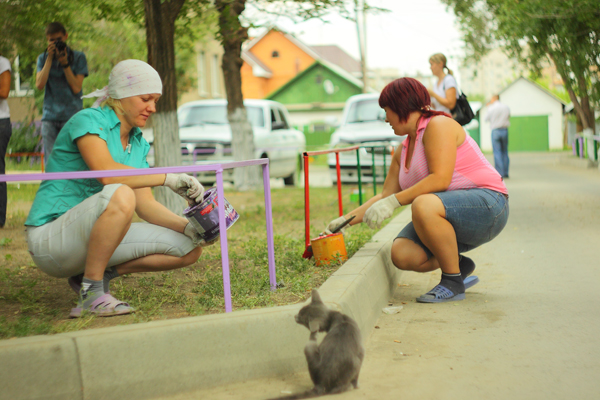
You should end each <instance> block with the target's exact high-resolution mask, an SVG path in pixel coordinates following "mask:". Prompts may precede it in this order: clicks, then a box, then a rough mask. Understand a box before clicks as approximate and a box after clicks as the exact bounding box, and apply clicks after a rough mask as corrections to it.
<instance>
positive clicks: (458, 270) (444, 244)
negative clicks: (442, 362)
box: [327, 78, 508, 303]
mask: <svg viewBox="0 0 600 400" xmlns="http://www.w3.org/2000/svg"><path fill="white" fill-rule="evenodd" d="M379 105H380V106H381V108H383V109H384V110H385V112H386V122H388V123H389V124H390V125H391V126H392V128H393V129H394V133H395V134H396V135H398V136H404V135H406V139H405V140H404V142H403V143H402V144H401V145H400V146H399V147H398V151H396V152H395V154H394V157H393V161H392V163H391V165H390V169H389V173H388V175H387V178H386V180H385V183H384V186H383V192H382V194H380V195H377V196H374V197H373V198H371V199H370V200H369V201H367V202H366V203H365V204H363V205H362V206H360V207H359V208H357V209H355V210H353V211H351V212H350V213H348V214H346V215H345V216H343V217H340V218H337V219H335V220H333V221H332V222H331V223H330V224H329V226H328V227H327V229H328V230H333V229H335V228H336V226H339V224H341V223H342V222H343V221H344V220H345V219H347V218H349V217H350V216H351V215H354V216H356V218H355V219H354V220H353V221H352V222H351V223H350V225H354V224H357V223H360V222H363V221H364V222H366V223H367V224H368V225H369V227H371V228H376V227H378V226H379V225H381V223H382V222H383V221H384V220H385V219H387V218H390V217H391V216H392V213H393V211H394V209H396V208H398V207H400V206H402V205H408V204H412V222H411V223H409V224H408V225H407V226H406V227H405V228H404V229H403V230H402V231H401V232H400V233H399V234H398V236H397V238H396V239H395V240H394V243H393V245H392V254H391V257H392V262H393V263H394V265H395V266H396V267H397V268H399V269H401V270H408V271H416V272H429V271H434V270H436V269H438V268H440V269H441V270H442V278H441V281H440V283H439V284H438V285H437V286H435V287H434V288H433V289H432V290H430V291H429V292H427V293H425V294H423V295H422V296H420V297H418V298H417V301H418V302H422V303H441V302H446V301H456V300H463V299H464V298H465V290H466V289H468V288H469V287H471V286H473V285H474V284H476V283H477V282H478V281H479V279H478V278H477V277H476V276H472V275H471V274H472V273H473V271H474V270H475V263H474V262H473V260H471V259H470V258H467V257H465V256H463V255H462V253H464V252H467V251H469V250H472V249H474V248H476V247H478V246H480V245H482V244H484V243H487V242H489V241H490V240H492V239H493V238H495V237H496V236H497V235H498V234H499V233H500V232H501V231H502V229H504V226H505V225H506V222H507V220H508V191H507V190H506V186H505V185H504V182H503V180H502V177H501V176H500V175H499V174H498V172H496V170H495V169H494V167H493V166H492V165H491V164H490V163H489V162H488V161H487V160H486V158H485V157H484V156H483V154H482V153H481V150H480V149H479V147H478V146H477V143H475V141H474V140H473V139H472V138H471V137H469V136H468V135H467V134H466V132H465V130H464V129H463V128H462V127H461V126H460V125H459V124H458V123H457V122H456V121H454V120H453V119H452V118H451V117H450V115H448V114H446V113H444V112H441V111H434V110H432V109H431V99H430V97H429V93H428V91H427V89H426V88H425V86H423V85H422V84H421V83H420V82H419V81H417V80H416V79H412V78H401V79H397V80H395V81H393V82H392V83H390V84H388V85H387V86H386V87H385V88H384V89H383V91H382V92H381V95H380V97H379Z"/></svg>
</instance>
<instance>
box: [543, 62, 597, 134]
mask: <svg viewBox="0 0 600 400" xmlns="http://www.w3.org/2000/svg"><path fill="white" fill-rule="evenodd" d="M548 55H549V56H550V59H551V60H552V62H553V63H554V65H555V66H556V70H557V71H558V73H559V75H560V76H561V77H562V79H563V82H564V83H565V89H566V90H567V93H568V94H569V98H570V99H571V102H573V108H574V109H575V114H576V115H577V117H578V118H577V120H578V122H581V124H582V125H583V129H591V130H592V132H594V130H595V127H596V121H595V119H594V110H592V107H591V106H590V97H589V91H588V87H587V83H586V78H585V76H584V75H582V74H573V78H572V77H571V73H570V72H569V71H570V69H569V68H567V66H566V65H561V64H559V63H558V62H557V61H558V57H555V56H554V55H553V54H552V53H549V54H548ZM563 59H566V57H563ZM572 81H574V82H572ZM572 83H574V84H575V85H576V86H577V89H578V92H579V97H577V93H575V88H574V87H573V84H572ZM583 129H582V130H583ZM578 132H580V131H579V130H578Z"/></svg>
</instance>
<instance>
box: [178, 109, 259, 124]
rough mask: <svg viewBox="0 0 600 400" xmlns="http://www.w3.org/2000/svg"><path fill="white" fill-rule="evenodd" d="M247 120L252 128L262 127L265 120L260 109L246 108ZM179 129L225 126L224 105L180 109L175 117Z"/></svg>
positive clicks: (227, 122)
mask: <svg viewBox="0 0 600 400" xmlns="http://www.w3.org/2000/svg"><path fill="white" fill-rule="evenodd" d="M246 111H247V113H248V120H249V121H250V124H251V125H252V126H253V127H264V126H265V118H264V115H263V110H262V108H260V107H253V106H250V107H246ZM177 118H178V119H179V127H180V128H183V127H186V126H195V125H207V124H210V125H226V124H229V121H227V106H226V105H205V106H204V105H201V106H194V107H188V108H184V109H182V110H181V111H180V112H179V114H178V115H177Z"/></svg>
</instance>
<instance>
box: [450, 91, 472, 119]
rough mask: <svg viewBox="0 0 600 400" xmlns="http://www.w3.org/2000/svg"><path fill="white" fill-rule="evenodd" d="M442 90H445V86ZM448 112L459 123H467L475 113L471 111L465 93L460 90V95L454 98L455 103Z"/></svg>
mask: <svg viewBox="0 0 600 400" xmlns="http://www.w3.org/2000/svg"><path fill="white" fill-rule="evenodd" d="M456 90H458V88H456ZM444 91H446V87H445V86H444ZM450 114H451V115H452V118H454V120H455V121H456V122H458V123H459V124H461V125H466V124H468V123H469V122H471V120H472V119H473V117H475V113H473V110H472V109H471V106H470V105H469V101H468V100H467V95H465V94H464V92H461V93H460V96H458V98H457V99H456V104H455V105H454V108H453V109H452V110H450Z"/></svg>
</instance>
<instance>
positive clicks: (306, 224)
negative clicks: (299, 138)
mask: <svg viewBox="0 0 600 400" xmlns="http://www.w3.org/2000/svg"><path fill="white" fill-rule="evenodd" d="M359 147H360V146H353V147H345V148H343V149H331V150H321V151H306V152H304V230H305V241H306V247H308V246H309V245H310V189H309V184H308V157H309V156H316V155H320V154H331V153H335V168H336V173H337V189H338V208H339V214H340V217H341V216H342V215H344V206H343V204H342V179H341V173H340V153H341V152H343V151H356V150H358V149H359ZM359 174H360V171H359Z"/></svg>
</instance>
